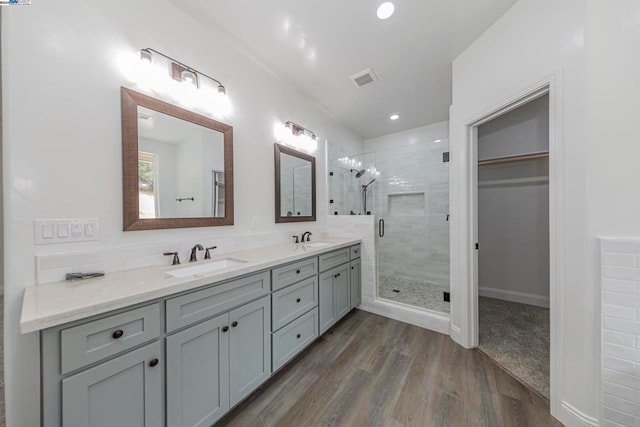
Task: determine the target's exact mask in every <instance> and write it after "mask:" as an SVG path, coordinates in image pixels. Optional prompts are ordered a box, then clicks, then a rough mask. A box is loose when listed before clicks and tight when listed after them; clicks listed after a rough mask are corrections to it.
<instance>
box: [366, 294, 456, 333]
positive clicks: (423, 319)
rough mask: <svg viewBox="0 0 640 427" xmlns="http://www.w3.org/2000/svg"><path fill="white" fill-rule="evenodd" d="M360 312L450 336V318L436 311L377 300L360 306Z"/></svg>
mask: <svg viewBox="0 0 640 427" xmlns="http://www.w3.org/2000/svg"><path fill="white" fill-rule="evenodd" d="M358 308H359V309H360V310H364V311H368V312H369V313H374V314H378V315H380V316H384V317H388V318H390V319H394V320H398V321H400V322H404V323H409V324H410V325H415V326H419V327H421V328H425V329H429V330H432V331H435V332H440V333H441V334H445V335H449V329H450V325H451V322H450V320H449V316H447V315H445V314H439V313H437V312H435V311H430V310H422V309H419V308H415V307H412V306H410V305H406V304H399V303H394V302H387V301H383V300H379V299H376V300H374V301H373V303H372V304H366V303H365V302H364V301H363V302H362V303H361V304H360V305H359V306H358Z"/></svg>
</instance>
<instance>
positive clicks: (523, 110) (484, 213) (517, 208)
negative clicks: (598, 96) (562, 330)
mask: <svg viewBox="0 0 640 427" xmlns="http://www.w3.org/2000/svg"><path fill="white" fill-rule="evenodd" d="M548 149H549V97H548V96H543V97H540V98H538V99H536V100H534V101H531V102H530V103H528V104H525V105H523V106H521V107H519V108H517V109H515V110H513V111H510V112H508V113H507V114H504V115H502V116H500V117H497V118H495V119H493V120H491V121H489V122H487V123H485V124H483V125H482V126H479V127H478V159H490V158H495V157H504V156H512V155H521V154H527V153H534V152H540V151H547V150H548ZM548 164H549V163H548V160H547V159H537V160H528V161H518V162H511V163H502V164H493V165H483V166H480V167H479V168H478V242H480V250H479V251H478V289H479V294H480V296H487V297H491V298H499V299H505V300H508V301H514V302H519V303H525V304H532V305H538V306H542V307H548V306H549V168H548ZM480 333H482V331H480Z"/></svg>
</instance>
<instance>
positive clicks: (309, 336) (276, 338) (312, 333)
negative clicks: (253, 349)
mask: <svg viewBox="0 0 640 427" xmlns="http://www.w3.org/2000/svg"><path fill="white" fill-rule="evenodd" d="M317 337H318V309H317V308H314V309H313V310H311V311H310V312H309V313H307V314H305V315H304V316H302V317H300V318H298V319H296V320H294V321H293V322H291V323H289V324H288V325H287V326H285V327H284V328H282V329H280V330H279V331H278V332H276V333H274V334H273V336H272V339H273V345H272V348H273V371H274V372H275V371H276V370H277V369H280V367H282V365H284V364H285V363H287V362H288V361H289V360H291V359H292V358H293V357H294V356H295V355H296V354H298V353H299V352H300V351H302V349H304V348H305V347H306V346H308V345H309V344H311V343H312V342H313V340H315V339H316V338H317Z"/></svg>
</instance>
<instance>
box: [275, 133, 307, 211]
mask: <svg viewBox="0 0 640 427" xmlns="http://www.w3.org/2000/svg"><path fill="white" fill-rule="evenodd" d="M275 150H276V154H275V155H276V158H275V161H276V162H275V165H276V222H295V221H315V217H316V210H315V194H316V193H315V192H316V188H315V157H313V156H310V155H308V154H305V153H301V152H298V151H296V150H293V149H291V148H288V147H285V146H283V145H279V144H275Z"/></svg>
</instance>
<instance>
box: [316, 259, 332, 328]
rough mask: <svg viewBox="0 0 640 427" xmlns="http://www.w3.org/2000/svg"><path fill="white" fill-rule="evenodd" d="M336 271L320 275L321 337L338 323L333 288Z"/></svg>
mask: <svg viewBox="0 0 640 427" xmlns="http://www.w3.org/2000/svg"><path fill="white" fill-rule="evenodd" d="M336 274H337V273H336V271H335V270H329V271H327V272H326V273H322V274H321V275H320V280H319V281H318V287H319V289H318V295H319V298H318V308H319V312H320V315H319V318H320V335H322V334H324V333H325V332H326V331H327V329H329V328H330V327H331V326H332V325H333V324H334V323H336V320H337V318H336V314H335V310H334V306H335V289H334V286H333V280H334V278H335V277H334V276H335V275H336Z"/></svg>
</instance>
